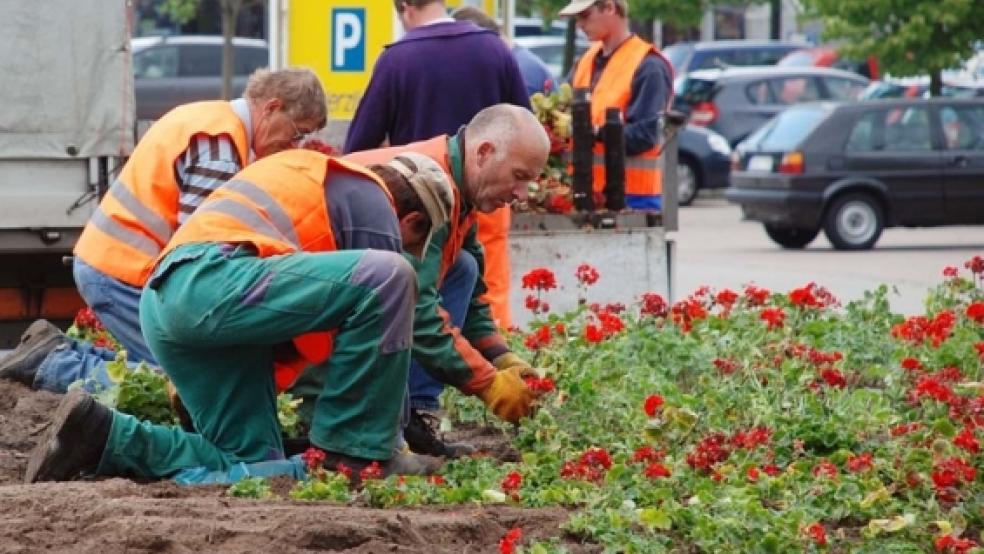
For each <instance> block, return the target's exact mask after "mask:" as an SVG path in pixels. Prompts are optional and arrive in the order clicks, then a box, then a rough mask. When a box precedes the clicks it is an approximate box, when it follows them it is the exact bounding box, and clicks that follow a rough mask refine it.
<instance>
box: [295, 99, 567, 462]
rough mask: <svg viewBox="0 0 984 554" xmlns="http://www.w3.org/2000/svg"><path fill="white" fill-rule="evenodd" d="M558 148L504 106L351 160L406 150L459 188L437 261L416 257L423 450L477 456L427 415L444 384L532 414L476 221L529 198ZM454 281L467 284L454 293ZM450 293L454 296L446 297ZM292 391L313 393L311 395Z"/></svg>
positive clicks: (413, 431)
mask: <svg viewBox="0 0 984 554" xmlns="http://www.w3.org/2000/svg"><path fill="white" fill-rule="evenodd" d="M549 149H550V144H549V140H548V139H547V136H546V133H545V132H544V130H543V127H542V126H541V125H540V124H539V122H538V121H537V119H536V117H535V116H534V115H533V114H532V113H531V112H530V111H529V110H526V109H525V108H521V107H518V106H514V105H509V104H497V105H494V106H491V107H488V108H485V109H483V110H481V111H480V112H478V114H476V115H475V117H473V118H472V119H471V121H470V122H469V123H468V125H467V126H465V127H463V128H462V129H461V130H459V132H458V133H457V134H456V135H454V136H450V137H449V136H447V135H441V136H438V137H435V138H432V139H430V140H426V141H421V142H415V143H411V144H408V145H404V146H397V147H391V148H383V149H378V150H368V151H364V152H357V153H354V154H350V155H348V156H346V157H345V159H346V160H350V161H354V162H355V163H360V164H369V163H382V162H385V161H386V160H389V159H392V158H393V157H394V156H397V155H399V154H401V153H403V152H417V153H421V154H425V155H427V156H430V157H431V158H433V159H434V160H435V161H436V162H437V163H439V164H440V165H441V167H442V168H443V169H444V171H445V172H446V173H447V175H448V176H449V177H450V179H451V181H452V183H453V184H454V189H455V192H456V207H455V210H454V213H455V217H453V218H452V219H451V220H450V221H449V222H448V224H447V225H445V226H444V227H443V228H441V229H438V230H437V231H436V232H435V234H434V240H433V241H432V243H431V247H430V252H429V253H428V255H427V256H426V257H424V259H423V260H415V261H414V265H415V269H416V270H417V279H418V282H419V285H420V298H419V300H418V302H417V310H416V314H415V319H414V344H413V358H414V362H415V363H416V364H419V367H420V368H421V370H422V371H425V372H426V374H427V375H428V376H430V377H431V378H432V382H433V383H434V386H428V387H427V388H423V389H416V390H415V389H414V388H413V387H411V389H410V396H411V398H410V406H411V408H412V409H411V411H410V414H409V421H408V422H407V424H406V429H405V431H404V435H405V438H406V440H407V443H408V444H409V446H410V449H411V450H413V451H414V452H419V453H423V454H431V455H436V456H446V457H457V456H460V455H463V454H466V453H468V452H470V451H473V450H474V449H473V448H472V447H471V446H469V445H466V444H464V443H446V442H445V441H443V440H442V439H441V438H439V437H438V435H437V431H436V429H435V426H434V425H433V423H434V422H433V421H432V418H430V417H428V416H427V415H426V414H425V412H427V411H430V410H435V409H438V408H439V404H438V395H439V394H440V393H441V391H442V390H443V388H444V386H445V384H449V385H452V386H454V387H456V388H458V389H459V390H460V391H462V392H463V393H465V394H472V395H477V396H479V397H481V398H482V400H484V401H485V403H486V404H487V405H488V406H489V408H490V409H491V410H492V411H493V412H494V413H495V414H496V415H497V416H499V417H500V418H502V419H505V420H507V421H512V422H516V421H518V420H519V419H520V418H522V417H524V416H527V415H529V413H530V411H531V409H532V402H533V400H534V395H533V393H532V392H531V391H530V390H529V389H528V388H527V387H526V384H525V383H524V382H523V381H522V380H521V379H516V378H510V377H511V376H514V375H520V374H522V375H526V374H528V373H529V372H530V370H531V368H530V365H529V364H528V363H527V362H525V361H523V360H522V359H520V358H519V357H518V356H516V355H515V354H513V353H512V352H510V350H509V348H508V347H507V346H506V343H505V340H504V339H503V337H502V336H501V335H500V334H499V331H498V328H497V327H496V325H495V323H494V322H493V320H492V316H491V314H490V310H489V305H488V302H487V301H486V299H485V294H484V293H485V290H486V286H485V280H484V279H483V277H482V275H483V271H482V270H483V268H484V265H485V256H484V253H483V249H482V246H481V244H479V242H478V240H477V237H476V216H477V215H478V214H479V213H491V212H493V211H495V210H497V209H500V208H502V207H503V206H506V205H508V204H509V203H510V202H511V201H513V200H516V199H520V200H524V199H525V198H526V196H527V194H528V185H529V182H530V181H531V180H533V179H534V178H535V177H536V176H537V175H539V174H540V171H541V170H542V168H543V165H544V164H545V163H546V159H547V154H548V152H549ZM452 279H454V280H457V281H458V283H456V284H455V286H452V287H448V286H447V285H448V281H449V280H452ZM449 289H450V290H452V291H453V294H448V293H447V292H446V291H448V290H449ZM459 291H465V294H461V293H460V292H459ZM412 371H413V370H412V369H411V384H412V383H413V373H412ZM314 390H317V388H315V389H314ZM292 393H293V394H294V395H295V396H301V397H306V398H310V396H311V395H310V392H308V391H304V390H300V391H296V390H295V391H292ZM305 403H307V402H305Z"/></svg>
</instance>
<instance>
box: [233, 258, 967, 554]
mask: <svg viewBox="0 0 984 554" xmlns="http://www.w3.org/2000/svg"><path fill="white" fill-rule="evenodd" d="M982 275H984V260H982V259H981V258H980V257H975V258H974V259H972V260H970V261H968V262H967V263H966V264H965V267H964V268H961V269H960V270H958V269H956V268H946V269H945V270H944V278H943V280H942V282H941V283H940V284H939V285H938V286H937V287H936V288H935V289H933V290H931V291H930V292H929V294H928V296H927V298H926V313H925V314H924V315H920V316H913V317H903V316H901V315H897V314H892V313H890V311H889V308H888V302H887V300H886V295H887V290H888V289H887V287H881V288H880V289H879V290H876V291H872V292H870V293H868V294H867V295H866V296H865V298H864V299H863V300H861V301H858V302H852V303H850V304H848V305H846V306H841V305H840V304H839V303H838V301H837V299H836V298H835V297H834V296H833V295H832V294H831V293H830V292H829V291H827V290H826V289H824V288H823V287H821V286H818V285H815V284H813V283H810V284H807V285H805V286H803V287H800V288H798V289H795V290H792V291H786V292H774V291H768V290H764V289H762V288H758V287H755V286H748V287H746V288H745V289H743V290H741V291H730V290H714V289H711V288H709V287H702V288H701V289H699V290H697V291H695V292H694V293H693V294H691V295H690V296H688V297H687V298H685V299H683V300H681V301H679V302H676V303H674V304H668V303H667V302H666V301H665V300H664V299H663V298H661V297H659V296H658V295H654V294H652V295H645V296H644V297H643V298H641V299H639V300H638V302H637V303H635V304H634V305H632V306H626V305H623V304H620V303H610V304H603V303H600V302H595V300H598V299H593V298H591V286H592V285H593V284H595V283H596V282H598V281H599V280H600V279H605V278H615V277H614V276H606V275H605V273H604V269H603V268H602V269H601V270H600V271H599V270H597V269H595V268H591V267H583V268H580V269H579V270H578V272H577V274H576V275H570V276H566V275H560V276H557V275H553V274H552V273H551V272H550V271H549V269H547V268H541V269H539V270H537V271H535V272H532V273H531V274H529V275H527V276H526V277H525V278H524V279H523V282H524V285H525V286H527V287H528V289H529V290H528V291H525V292H527V293H529V295H530V296H529V298H528V300H527V305H528V306H529V308H530V309H531V310H535V312H536V319H535V321H534V323H533V325H532V326H531V328H530V329H529V331H528V332H527V333H514V334H513V336H512V338H511V340H512V341H513V343H514V346H515V348H516V349H517V350H519V351H523V350H525V351H526V352H527V353H528V355H529V356H530V358H531V359H532V360H533V361H534V362H535V365H537V366H538V367H540V368H542V374H541V375H540V378H538V379H536V380H533V381H531V382H530V384H531V386H533V387H535V388H536V389H537V390H539V391H541V393H542V394H543V397H542V399H541V407H540V410H539V411H538V412H537V414H536V415H535V416H534V417H533V418H532V419H530V420H528V421H525V422H524V423H523V425H522V426H521V427H519V428H518V429H514V428H512V427H510V426H506V425H502V426H501V428H502V429H503V430H504V431H505V432H507V433H509V434H510V436H512V439H513V444H514V446H515V447H516V448H517V449H518V450H519V451H520V452H521V458H522V461H521V462H514V463H503V462H501V461H499V460H497V459H494V458H489V457H477V458H471V459H465V460H458V461H454V462H450V463H448V464H447V465H446V466H445V468H444V470H443V472H442V475H440V476H437V477H431V478H427V479H423V478H389V479H378V478H377V477H378V476H377V475H375V474H374V472H373V471H372V470H369V471H364V472H362V473H363V474H362V475H360V476H359V478H360V479H361V480H362V482H363V487H362V488H361V489H360V490H359V491H357V492H356V491H353V490H352V489H350V487H349V477H347V476H346V475H345V472H344V470H343V471H341V472H332V471H323V470H320V469H312V471H311V479H309V480H308V481H304V482H300V483H298V484H297V485H296V487H295V488H294V489H293V491H292V492H291V493H290V495H289V496H290V497H292V498H294V499H302V500H324V501H331V502H340V503H357V504H365V505H369V506H373V507H393V506H414V505H442V504H461V503H482V504H508V505H515V506H520V507H527V508H539V507H545V506H565V507H571V508H573V509H574V511H573V512H572V515H571V517H570V518H569V520H568V521H567V523H566V524H565V525H564V526H563V528H562V529H560V530H558V532H557V537H556V538H555V539H552V540H539V541H534V540H532V539H529V540H525V541H524V538H523V529H522V525H521V524H520V525H518V526H516V527H515V528H514V529H512V530H511V531H509V533H507V534H506V535H504V536H503V537H502V540H501V541H500V543H499V549H500V551H501V552H526V553H531V552H535V553H548V552H560V551H563V549H564V545H565V544H568V545H569V544H570V543H571V542H572V541H573V542H580V543H585V544H589V545H594V546H596V547H597V548H598V549H604V550H608V551H613V552H616V551H617V552H647V553H648V552H661V551H699V552H760V551H761V552H793V551H797V552H798V551H804V550H805V551H824V550H827V551H858V552H925V551H933V550H935V551H938V552H968V551H973V550H975V549H977V548H978V547H977V545H978V544H979V543H980V542H981V531H982V529H984V514H982V510H981V506H982V501H984V480H982V476H981V475H980V472H979V471H978V468H979V467H980V464H981V460H982V458H981V453H980V439H981V436H982V430H981V429H980V427H981V425H984V383H982V370H984V288H982V287H984V283H982ZM558 281H560V282H563V281H572V282H576V283H577V284H578V294H579V296H580V297H581V298H582V299H583V302H582V303H581V304H580V308H579V309H577V310H575V311H573V312H570V313H565V314H554V313H553V312H551V311H550V308H549V305H550V302H551V298H550V297H551V295H555V294H558V292H557V291H556V290H555V287H556V286H557V283H558ZM517 292H519V291H517ZM445 404H446V408H447V410H448V413H449V416H450V417H451V418H452V419H454V420H455V421H465V422H467V421H486V418H487V416H486V415H485V411H484V408H483V407H482V406H481V405H480V404H479V403H478V402H476V401H474V400H473V399H468V398H463V397H461V396H460V395H458V394H456V393H449V394H448V395H447V396H446V397H445ZM308 460H309V462H310V463H311V465H312V467H313V468H316V467H317V465H318V464H317V461H318V453H317V452H311V453H309V454H308ZM352 478H355V477H354V476H353V477H352ZM231 491H232V494H234V495H241V496H257V497H269V496H270V495H271V494H272V493H271V490H270V488H269V487H268V486H265V483H263V482H262V481H246V482H244V483H242V484H240V485H237V486H236V487H233V489H232V490H231Z"/></svg>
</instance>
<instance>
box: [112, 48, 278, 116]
mask: <svg viewBox="0 0 984 554" xmlns="http://www.w3.org/2000/svg"><path fill="white" fill-rule="evenodd" d="M232 44H233V47H234V49H235V50H234V54H233V60H234V61H233V80H232V89H233V96H234V97H235V96H239V95H241V94H242V92H243V89H244V88H245V87H246V79H247V78H248V77H249V75H250V74H251V73H252V72H253V71H255V70H256V69H258V68H261V67H266V66H267V65H269V53H268V49H267V42H266V41H265V40H259V39H250V38H238V37H237V38H234V39H233V42H232ZM130 45H131V47H132V49H133V77H134V87H135V93H136V99H137V119H138V120H154V119H158V118H160V117H161V116H162V115H164V114H165V113H167V112H168V111H169V110H171V109H172V108H174V107H175V106H178V105H180V104H186V103H188V102H195V101H198V100H215V99H217V98H220V97H221V95H222V37H221V36H202V35H185V36H172V37H139V38H135V39H133V40H132V41H131V42H130Z"/></svg>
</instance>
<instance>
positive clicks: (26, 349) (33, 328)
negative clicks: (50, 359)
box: [0, 319, 68, 385]
mask: <svg viewBox="0 0 984 554" xmlns="http://www.w3.org/2000/svg"><path fill="white" fill-rule="evenodd" d="M67 341H68V338H67V337H66V336H65V334H64V333H62V332H61V330H60V329H59V328H58V327H55V326H54V325H52V324H51V322H49V321H48V320H46V319H39V320H37V321H35V322H34V323H32V324H31V325H30V326H28V328H27V330H26V331H24V334H23V335H21V340H20V344H18V345H17V348H15V349H14V351H13V352H11V353H10V354H8V355H7V356H6V357H4V358H3V359H2V360H0V379H10V380H12V381H17V382H19V383H23V384H25V385H31V384H32V383H34V376H35V375H36V374H37V372H38V367H39V366H40V365H41V362H43V361H44V359H45V358H46V357H47V356H48V354H50V353H51V351H52V350H54V349H55V348H57V347H58V346H59V345H62V344H65V343H66V342H67Z"/></svg>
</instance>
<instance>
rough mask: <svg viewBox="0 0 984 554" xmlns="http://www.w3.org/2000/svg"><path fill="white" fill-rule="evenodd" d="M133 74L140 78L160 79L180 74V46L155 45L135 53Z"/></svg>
mask: <svg viewBox="0 0 984 554" xmlns="http://www.w3.org/2000/svg"><path fill="white" fill-rule="evenodd" d="M133 75H134V77H136V78H138V79H160V78H164V77H176V76H177V75H178V48H177V47H176V46H155V47H153V48H147V49H146V50H141V51H139V52H136V53H134V54H133Z"/></svg>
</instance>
